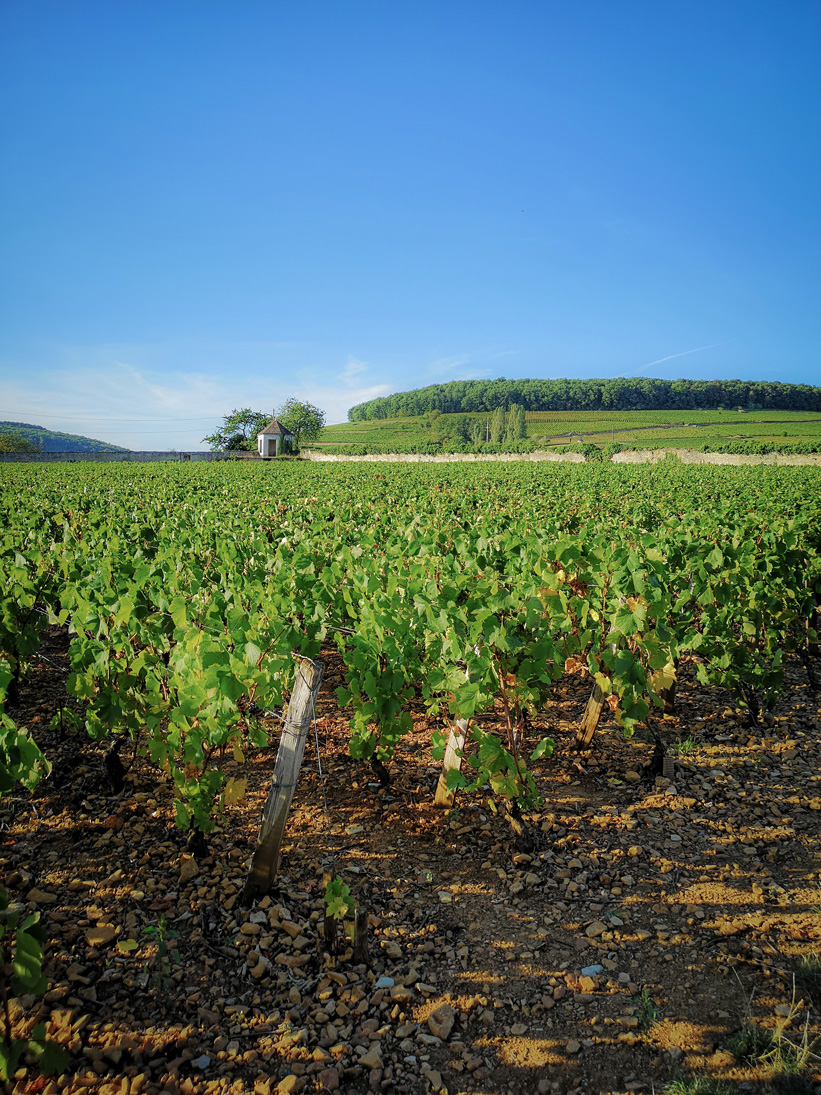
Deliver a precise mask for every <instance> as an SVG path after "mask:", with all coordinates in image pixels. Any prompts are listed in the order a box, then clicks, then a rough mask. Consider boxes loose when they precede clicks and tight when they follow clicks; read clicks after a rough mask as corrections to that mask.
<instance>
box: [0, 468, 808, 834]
mask: <svg viewBox="0 0 821 1095" xmlns="http://www.w3.org/2000/svg"><path fill="white" fill-rule="evenodd" d="M3 477H4V488H3V494H2V501H0V528H2V532H0V699H1V700H2V702H3V706H2V723H0V779H2V784H0V793H1V792H2V791H4V790H8V789H9V788H10V787H11V786H12V784H13V782H14V781H15V780H16V779H18V778H22V779H24V780H27V781H28V782H31V781H32V780H33V779H35V778H36V776H37V773H38V771H43V770H44V765H45V761H44V760H43V758H41V757H40V755H39V751H38V750H37V747H36V745H34V743H33V742H32V741H31V739H30V738H29V737H28V735H27V734H26V733H25V731H24V730H22V729H20V728H18V727H17V726H15V724H14V723H13V722H12V720H11V718H10V715H9V713H8V711H9V708H11V707H13V705H14V702H15V698H16V697H15V691H16V688H17V685H18V682H19V679H20V676H21V674H23V673H24V672H25V669H26V665H27V663H28V662H29V661H30V660H31V659H32V657H33V656H35V654H36V651H37V649H38V643H39V641H40V636H41V633H42V631H43V629H44V628H45V627H47V626H49V624H51V625H54V624H59V625H63V626H65V627H66V628H67V629H68V632H69V635H70V648H69V658H70V666H71V673H70V676H69V677H68V680H67V692H68V695H69V697H71V699H72V703H73V707H74V709H75V710H76V711H77V712H79V713H80V717H81V719H82V721H83V722H84V724H85V727H86V729H87V731H88V733H89V734H90V735H91V736H92V737H93V738H95V739H103V738H110V737H111V738H113V739H114V740H115V742H116V740H117V739H118V736H119V737H120V738H122V737H124V738H128V739H131V741H132V742H133V743H134V748H135V749H136V750H137V751H138V752H140V753H141V754H143V755H145V756H148V757H150V759H151V761H152V762H154V764H156V765H157V766H158V768H159V769H161V770H162V771H163V772H164V773H165V774H166V776H167V777H168V778H169V779H170V780H171V781H173V786H174V790H175V800H176V804H177V822H178V824H179V825H180V826H182V827H184V828H191V829H193V830H198V831H200V832H203V833H205V832H207V831H208V830H209V828H210V827H211V825H212V824H213V819H214V817H215V815H216V814H217V813H218V811H219V810H220V809H223V808H225V807H226V806H229V805H230V804H231V803H232V802H235V801H238V800H239V799H240V798H241V796H242V793H243V785H242V780H241V779H238V778H237V777H236V776H235V777H233V778H230V779H229V778H228V777H227V776H226V775H225V772H224V768H223V763H222V762H223V761H224V759H225V757H226V756H232V757H234V758H237V759H240V758H241V757H242V755H243V750H246V749H247V748H248V746H249V745H250V746H253V747H263V746H265V745H267V744H268V742H269V734H270V733H271V730H270V729H269V727H270V725H271V723H270V720H264V719H263V718H262V717H261V716H262V715H263V714H264V712H266V711H270V710H272V709H276V708H279V707H280V706H281V705H282V704H283V702H284V700H285V698H286V697H287V694H288V689H289V686H290V683H291V681H292V679H293V674H294V665H295V662H294V655H301V656H303V657H315V656H316V655H318V654H319V653H320V651H321V649H322V648H323V645H326V644H329V643H332V644H335V645H336V646H337V647H338V649H339V651H340V653H341V656H342V660H343V662H344V666H345V681H344V684H343V686H342V687H340V688H339V689H338V691H337V702H338V705H339V707H340V709H341V710H343V711H344V712H345V713H346V716H347V717H348V718H349V720H350V749H351V753H352V754H353V755H354V756H355V757H358V758H362V759H364V760H373V761H376V762H379V763H380V764H382V765H387V764H389V762H390V759H391V756H392V754H393V752H394V750H395V748H396V746H397V743H398V742H399V741H400V740H401V739H402V737H403V735H405V734H406V733H407V732H408V731H409V730H410V729H411V715H410V712H409V705H410V703H411V701H412V700H415V701H416V702H419V701H422V702H423V703H424V705H425V707H426V709H427V711H428V712H429V713H430V714H432V715H435V716H437V717H439V721H440V724H441V725H442V726H443V727H445V726H447V725H448V724H449V723H450V722H451V721H452V720H457V719H458V720H466V721H467V722H471V720H473V721H472V723H471V725H472V730H471V731H470V733H469V736H468V741H467V744H466V748H465V754H466V761H467V764H466V767H465V770H464V771H460V770H457V769H453V770H452V771H451V772H450V775H449V779H450V782H451V786H452V788H454V789H455V788H457V787H474V788H479V787H483V786H487V785H488V784H489V785H490V788H491V790H492V793H494V794H496V795H501V796H506V797H508V798H510V799H513V800H516V801H519V802H524V803H527V802H532V801H534V800H535V799H536V797H537V793H538V792H537V787H536V783H535V781H534V776H533V773H532V770H531V769H532V766H533V764H534V763H536V762H538V760H539V758H540V757H541V756H544V755H546V754H547V753H549V752H550V750H551V748H552V742H550V740H549V739H547V738H543V739H541V740H540V741H536V740H532V737H531V735H530V731H529V726H530V719H529V715H530V714H532V712H533V711H534V710H538V709H541V708H543V707H544V706H545V705H549V703H550V700H551V693H552V692H553V690H554V688H555V687H556V685H557V683H558V682H559V681H560V680H561V679H562V678H563V677H564V676H565V675H566V674H580V675H582V676H586V677H589V678H590V682H591V689H592V692H593V695H594V697H596V698H597V700H598V702H599V703H600V704H601V705H604V704H607V705H609V707H610V709H611V710H612V712H613V715H614V716H615V718H616V720H617V721H618V722H619V724H620V725H621V726H622V727H623V729H624V732H625V734H627V735H630V734H632V733H633V731H634V730H635V728H636V727H637V726H638V725H639V724H642V723H646V722H647V721H648V720H649V719H651V718H652V716H653V713H654V711H655V710H656V709H657V708H658V707H660V706H661V705H662V704H663V703H664V702H665V700H669V697H670V695H671V692H672V689H673V688H674V686H675V680H676V676H677V672H678V666H679V662H680V659H681V658H682V657H683V656H685V655H688V656H691V657H693V658H694V659H695V661H696V663H697V673H698V678H699V680H700V681H701V683H703V684H704V685H720V686H722V687H725V688H727V689H729V690H730V691H731V692H732V693H733V694H734V695H735V696H736V698H737V701H738V702H739V703H741V704H743V705H744V706H746V707H747V708H748V709H749V711H750V715H751V718H752V719H755V718H757V717H759V716H760V715H761V716H763V717H764V718H766V717H767V712H768V711H769V710H770V709H771V708H772V705H773V704H774V702H775V700H776V698H777V696H778V694H779V691H780V688H781V683H782V665H783V658H784V656H785V654H786V653H788V652H789V651H793V650H800V651H802V652H806V650H807V649H808V647H809V648H811V647H812V644H814V643H816V642H817V636H816V634H815V631H814V626H815V620H816V615H815V614H816V611H817V606H818V603H819V599H821V560H820V559H819V543H820V542H821V541H820V540H819V535H820V534H821V525H820V524H819V517H820V516H821V509H820V507H819V498H821V490H819V487H821V473H819V472H818V470H816V469H803V468H802V469H798V468H795V469H727V468H709V469H708V468H697V469H692V468H681V467H674V466H671V467H666V466H665V467H660V468H641V467H639V468H625V467H619V468H612V467H603V466H599V467H595V466H594V467H588V466H562V467H556V466H549V465H536V466H534V465H529V464H528V465H524V464H523V465H521V466H485V467H475V466H473V467H458V466H457V467H450V468H439V467H436V468H433V467H413V468H411V467H395V466H378V465H377V466H368V467H362V466H357V467H349V466H335V467H331V468H329V467H320V468H317V467H315V466H310V465H308V466H305V465H299V464H293V463H289V464H279V465H272V464H266V465H262V466H259V465H255V466H242V465H219V466H211V465H203V466H197V465H194V466H191V465H188V466H185V465H183V466H176V465H165V466H161V467H157V466H150V465H148V466H133V465H122V466H118V465H114V466H99V465H93V464H91V465H78V466H73V467H60V468H47V467H39V466H38V467H31V466H11V467H8V468H4V469H3ZM529 739H530V740H529ZM435 746H436V748H438V749H439V750H440V752H441V751H443V750H444V735H440V736H439V738H438V740H437V742H436V743H435Z"/></svg>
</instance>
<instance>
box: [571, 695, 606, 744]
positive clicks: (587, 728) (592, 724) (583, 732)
mask: <svg viewBox="0 0 821 1095" xmlns="http://www.w3.org/2000/svg"><path fill="white" fill-rule="evenodd" d="M604 701H605V696H604V692H602V690H601V688H599V682H598V681H596V680H594V681H593V691H592V692H591V693H590V699H589V700H588V701H587V706H586V707H585V709H584V715H583V716H582V723H581V726H579V727H578V728H577V730H576V745H577V746H578V747H579V748H580V749H586V748H587V747H588V746H589V745H590V743H591V741H592V740H593V735H594V734H595V733H596V727H597V726H598V725H599V719H600V718H601V713H602V708H603V707H604Z"/></svg>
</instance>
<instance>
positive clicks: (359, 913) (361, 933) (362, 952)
mask: <svg viewBox="0 0 821 1095" xmlns="http://www.w3.org/2000/svg"><path fill="white" fill-rule="evenodd" d="M353 960H354V962H355V963H356V965H358V966H367V964H368V910H367V909H366V908H365V907H364V905H360V906H359V908H358V909H357V910H356V919H355V921H354V934H353Z"/></svg>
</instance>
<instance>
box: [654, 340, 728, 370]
mask: <svg viewBox="0 0 821 1095" xmlns="http://www.w3.org/2000/svg"><path fill="white" fill-rule="evenodd" d="M732 341H733V339H731V338H730V339H727V341H726V342H713V343H711V345H709V346H696V348H695V349H694V350H682V352H681V353H680V354H668V356H667V357H660V358H659V359H658V361H648V362H647V364H646V365H641V366H639V368H641V369H649V368H650V366H651V365H661V364H662V363H663V362H665V361H672V360H673V359H674V358H676V357H687V355H688V354H699V353H701V351H702V350H714V349H715V348H716V346H726V345H727V342H732Z"/></svg>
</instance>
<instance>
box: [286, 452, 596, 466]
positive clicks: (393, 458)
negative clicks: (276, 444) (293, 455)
mask: <svg viewBox="0 0 821 1095" xmlns="http://www.w3.org/2000/svg"><path fill="white" fill-rule="evenodd" d="M302 456H303V457H304V459H306V460H315V461H317V462H319V463H327V464H332V463H342V462H344V461H348V462H350V463H356V464H369V463H370V464H372V463H380V464H488V463H494V462H499V461H520V460H529V461H531V462H537V461H544V460H547V461H551V462H552V463H557V464H583V463H584V456H583V455H582V454H581V453H580V452H561V453H560V452H499V453H488V454H487V455H482V454H480V453H473V452H443V453H436V454H435V455H431V454H429V453H367V454H365V455H364V456H342V455H338V456H335V455H334V454H333V453H329V452H315V451H308V450H306V449H303V450H302Z"/></svg>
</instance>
